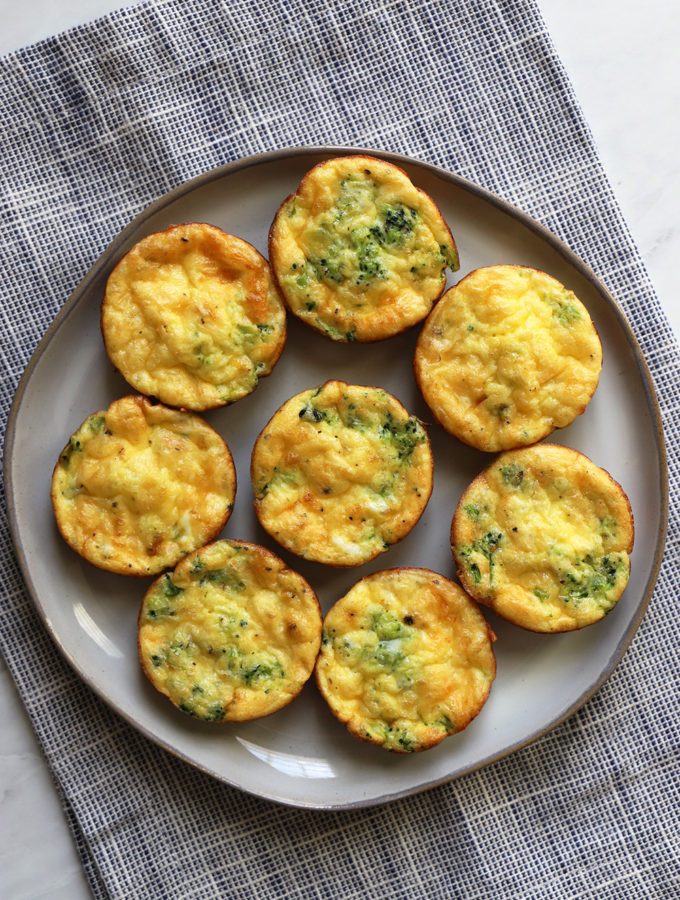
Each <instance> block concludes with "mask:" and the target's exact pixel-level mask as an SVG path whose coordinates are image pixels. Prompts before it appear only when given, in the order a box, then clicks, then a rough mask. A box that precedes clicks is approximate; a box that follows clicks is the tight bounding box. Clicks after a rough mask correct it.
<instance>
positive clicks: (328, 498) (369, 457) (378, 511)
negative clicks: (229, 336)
mask: <svg viewBox="0 0 680 900" xmlns="http://www.w3.org/2000/svg"><path fill="white" fill-rule="evenodd" d="M251 477H252V482H253V489H254V492H255V509H256V512H257V515H258V518H259V519H260V522H261V523H262V525H263V526H264V528H266V530H267V531H268V532H269V533H270V534H271V535H272V536H273V537H274V538H275V539H276V540H277V541H278V542H279V543H281V544H282V545H283V546H284V547H286V548H287V549H288V550H291V551H292V552H293V553H296V554H298V555H299V556H302V557H304V558H305V559H311V560H315V561H316V562H323V563H327V564H330V565H338V566H350V565H359V564H360V563H363V562H366V561H367V560H369V559H372V558H373V557H375V556H377V555H378V554H379V553H381V552H383V551H384V550H386V549H387V548H388V547H389V546H390V545H391V544H393V543H395V542H396V541H398V540H400V539H401V538H403V537H404V536H405V535H406V534H408V532H409V531H410V530H411V529H412V528H413V526H414V525H415V523H416V522H417V520H418V519H419V517H420V515H421V513H422V512H423V509H424V508H425V506H426V504H427V501H428V499H429V497H430V493H431V491H432V454H431V451H430V445H429V441H428V438H427V435H426V433H425V430H424V428H423V426H422V425H421V423H420V422H419V421H418V419H416V418H415V417H412V416H409V415H408V413H407V412H406V410H405V409H404V407H403V406H402V405H401V404H400V403H399V401H398V400H396V399H395V398H394V397H392V396H391V395H390V394H388V393H386V392H385V391H383V390H380V389H378V388H372V387H359V386H356V385H348V384H345V383H344V382H341V381H329V382H327V383H326V384H325V385H323V386H322V387H320V388H316V389H315V390H309V391H304V392H303V393H301V394H298V395H296V396H295V397H293V398H291V399H290V400H288V401H287V402H286V403H285V404H284V405H283V406H282V407H281V409H280V410H279V411H278V412H277V413H276V414H275V415H274V417H273V418H272V420H271V421H270V422H269V424H268V425H267V426H266V427H265V429H264V430H263V431H262V433H261V434H260V436H259V437H258V439H257V441H256V443H255V447H254V449H253V457H252V465H251Z"/></svg>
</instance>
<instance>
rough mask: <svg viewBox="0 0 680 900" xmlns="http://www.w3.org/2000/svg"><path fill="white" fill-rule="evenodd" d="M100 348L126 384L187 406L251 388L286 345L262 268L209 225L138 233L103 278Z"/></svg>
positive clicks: (203, 405) (247, 248) (250, 251)
mask: <svg viewBox="0 0 680 900" xmlns="http://www.w3.org/2000/svg"><path fill="white" fill-rule="evenodd" d="M101 327H102V333H103V335H104V343H105V345H106V350H107V353H108V355H109V358H110V359H111V362H112V363H113V365H114V366H115V367H116V368H117V369H118V371H119V372H120V373H121V375H122V376H123V378H125V380H126V381H127V382H128V383H129V384H130V385H132V387H133V388H135V389H136V390H138V391H139V392H140V393H142V394H146V395H148V396H153V397H157V398H158V399H159V400H161V401H162V402H163V403H166V404H168V405H169V406H178V407H184V408H186V409H192V410H205V409H213V408H215V407H218V406H224V405H225V404H227V403H233V402H234V401H235V400H239V399H240V398H241V397H245V396H246V395H247V394H250V393H251V391H253V390H254V389H255V387H256V386H257V383H258V379H259V378H261V377H263V376H264V375H268V374H269V373H270V372H271V370H272V369H273V367H274V365H275V363H276V362H277V360H278V358H279V356H280V354H281V351H282V350H283V345H284V343H285V339H286V316H285V307H284V306H283V302H282V300H281V297H280V295H279V292H278V289H277V287H276V283H275V281H274V279H273V278H272V276H271V272H270V269H269V264H268V263H267V261H266V260H265V259H264V257H263V256H261V255H260V254H259V253H258V252H257V250H256V249H255V248H254V247H252V246H251V245H250V244H248V243H246V241H243V240H241V238H238V237H234V235H231V234H225V233H224V232H223V231H221V230H220V229H219V228H216V227H215V226H214V225H204V224H200V223H190V224H186V225H174V226H172V227H170V228H168V229H167V230H165V231H160V232H157V233H155V234H151V235H149V236H148V237H145V238H144V239H143V240H141V241H140V242H139V243H138V244H136V245H135V246H134V247H133V248H132V249H131V250H130V251H129V253H127V254H126V255H125V256H124V257H123V258H122V259H121V260H120V262H119V263H118V265H117V266H116V267H115V269H114V270H113V271H112V272H111V275H110V276H109V279H108V282H107V285H106V293H105V296H104V302H103V304H102V312H101Z"/></svg>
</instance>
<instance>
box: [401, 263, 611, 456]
mask: <svg viewBox="0 0 680 900" xmlns="http://www.w3.org/2000/svg"><path fill="white" fill-rule="evenodd" d="M601 368H602V347H601V345H600V340H599V338H598V335H597V332H596V330H595V328H594V326H593V323H592V321H591V319H590V316H589V315H588V312H587V310H586V308H585V307H584V306H583V304H582V303H581V302H580V300H578V298H577V297H576V296H575V295H574V293H573V292H572V291H569V290H567V288H565V287H564V286H563V285H562V284H560V282H559V281H557V280H556V279H554V278H552V277H551V276H550V275H546V274H545V273H544V272H539V271H537V270H536V269H529V268H525V267H522V266H491V267H487V268H483V269H477V270H475V271H474V272H472V273H471V274H470V275H468V276H466V277H465V278H463V279H462V281H460V282H459V283H458V284H457V285H456V286H455V287H453V288H451V290H449V291H447V292H446V294H445V295H444V296H443V297H442V299H441V300H440V301H439V303H438V304H437V306H436V307H435V308H434V309H433V310H432V313H431V314H430V316H429V317H428V319H427V321H426V323H425V325H424V326H423V329H422V332H421V334H420V336H419V339H418V343H417V346H416V353H415V374H416V379H417V381H418V384H419V385H420V388H421V391H422V393H423V397H424V398H425V401H426V403H427V404H428V406H429V407H430V409H431V410H432V412H433V413H434V415H435V416H436V418H437V420H438V421H439V422H440V423H441V425H442V426H443V427H444V428H445V429H446V430H447V431H449V432H450V433H451V434H453V435H455V436H456V437H457V438H459V439H460V440H461V441H464V442H465V443H467V444H470V445H472V446H473V447H476V448H477V449H479V450H486V451H489V452H496V451H498V450H508V449H511V448H514V447H521V446H525V445H528V444H532V443H535V442H536V441H538V440H540V439H541V438H544V437H546V436H547V435H548V434H550V433H551V432H552V431H554V429H555V428H563V427H564V426H566V425H569V424H570V422H572V421H573V420H574V419H575V418H576V416H578V415H580V414H581V413H582V412H583V411H584V410H585V408H586V406H587V405H588V403H589V401H590V399H591V397H592V395H593V393H594V391H595V388H596V387H597V384H598V380H599V376H600V370H601Z"/></svg>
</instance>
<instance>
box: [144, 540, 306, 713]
mask: <svg viewBox="0 0 680 900" xmlns="http://www.w3.org/2000/svg"><path fill="white" fill-rule="evenodd" d="M320 640H321V611H320V608H319V603H318V600H317V598H316V595H315V593H314V591H313V590H312V589H311V587H310V586H309V584H308V583H307V582H306V581H305V579H304V578H302V576H301V575H298V574H297V573H296V572H293V571H292V570H291V569H288V568H286V566H285V565H284V563H283V562H282V561H281V560H280V559H279V558H278V557H277V556H275V555H274V554H273V553H271V552H270V551H268V550H266V549H265V548H264V547H258V546H256V545H254V544H247V543H244V542H242V541H218V542H217V543H215V544H211V545H209V546H207V547H203V548H202V549H201V550H199V551H198V552H196V553H193V554H192V555H191V556H188V557H186V558H185V559H184V560H182V562H181V563H180V564H179V565H178V566H177V568H176V569H175V571H174V572H173V573H172V574H166V575H163V576H161V577H160V578H159V579H158V580H157V581H156V582H155V583H154V584H153V585H152V586H151V588H150V589H149V591H148V592H147V594H146V596H145V597H144V601H143V603H142V608H141V611H140V615H139V639H138V643H139V653H140V659H141V662H142V666H143V668H144V671H145V672H146V674H147V676H148V677H149V679H150V680H151V682H152V684H153V685H154V687H155V688H156V689H157V690H159V691H160V692H161V693H163V694H165V695H166V696H167V697H168V698H169V699H170V700H171V701H172V702H173V703H174V704H175V706H177V707H178V708H179V709H181V710H182V711H183V712H186V713H188V714H190V715H193V716H196V717H198V718H200V719H205V720H208V721H213V722H219V721H244V720H246V719H254V718H257V717H259V716H265V715H268V714H269V713H272V712H274V711H275V710H277V709H280V708H281V707H283V706H285V705H286V704H288V703H290V702H291V700H293V699H294V698H295V697H296V696H297V695H298V693H299V692H300V690H301V689H302V687H303V685H304V684H305V682H306V681H307V680H308V678H309V677H310V675H311V673H312V671H313V669H314V663H315V661H316V657H317V654H318V651H319V646H320Z"/></svg>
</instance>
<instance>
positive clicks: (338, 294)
mask: <svg viewBox="0 0 680 900" xmlns="http://www.w3.org/2000/svg"><path fill="white" fill-rule="evenodd" d="M269 259H270V261H271V265H272V269H273V271H274V274H275V276H276V279H277V281H278V283H279V287H280V289H281V293H282V294H283V298H284V300H285V302H286V304H287V306H288V308H289V309H290V311H291V312H293V313H294V314H295V315H296V316H298V317H299V318H300V319H301V320H302V321H303V322H305V323H306V324H307V325H311V326H312V328H315V329H316V330H317V331H320V332H322V333H323V334H325V335H327V336H328V337H330V338H332V339H333V340H336V341H377V340H381V339H383V338H388V337H391V336H392V335H394V334H397V333H398V332H400V331H403V330H404V329H406V328H408V327H410V326H411V325H413V324H415V323H416V322H420V321H421V320H422V319H424V318H425V316H426V315H427V313H428V312H429V311H430V309H431V308H432V304H433V303H434V301H435V300H436V299H437V298H438V297H439V296H440V295H441V293H442V291H443V290H444V287H445V283H446V269H447V267H448V268H450V269H452V270H454V271H455V270H456V269H457V268H458V254H457V251H456V245H455V242H454V240H453V237H452V235H451V231H450V229H449V227H448V225H447V224H446V222H445V221H444V219H443V218H442V216H441V213H440V212H439V210H438V208H437V206H436V205H435V203H434V202H433V200H432V199H431V198H430V197H429V196H428V195H427V194H425V193H424V192H423V191H422V190H420V189H419V188H417V187H415V186H414V185H413V183H412V182H411V180H410V179H409V177H408V175H407V174H406V173H405V172H404V171H403V170H402V169H400V168H398V167H397V166H395V165H393V164H392V163H388V162H384V161H383V160H380V159H375V158H374V157H371V156H343V157H340V158H337V159H329V160H327V161H326V162H322V163H319V165H317V166H315V167H314V168H313V169H311V170H310V171H309V172H308V173H307V174H306V175H305V177H304V178H303V179H302V181H301V182H300V184H299V186H298V188H297V191H296V192H295V193H294V194H291V196H290V197H288V198H287V199H286V200H284V202H283V204H282V205H281V207H280V208H279V210H278V212H277V214H276V217H275V218H274V222H273V223H272V226H271V229H270V232H269Z"/></svg>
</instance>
